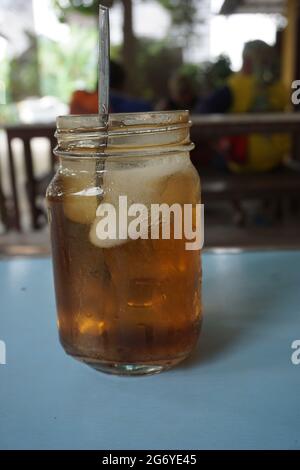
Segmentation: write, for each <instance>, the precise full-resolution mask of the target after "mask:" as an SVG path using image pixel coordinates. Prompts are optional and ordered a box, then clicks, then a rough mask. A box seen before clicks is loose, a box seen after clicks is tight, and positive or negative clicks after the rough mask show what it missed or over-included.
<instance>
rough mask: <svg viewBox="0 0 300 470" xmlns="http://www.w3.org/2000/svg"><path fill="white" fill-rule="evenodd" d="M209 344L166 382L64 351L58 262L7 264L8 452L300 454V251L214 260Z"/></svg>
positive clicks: (1, 444)
mask: <svg viewBox="0 0 300 470" xmlns="http://www.w3.org/2000/svg"><path fill="white" fill-rule="evenodd" d="M203 264H204V286H203V294H204V313H205V320H204V326H203V331H202V335H201V340H200V342H199V348H198V351H197V352H196V354H195V355H194V357H193V358H192V359H190V360H189V361H188V362H186V363H185V364H182V365H181V366H179V367H177V368H175V369H173V370H170V371H168V372H165V373H163V374H160V375H155V376H149V377H136V378H124V377H114V376H109V375H105V374H101V373H99V372H96V371H94V370H93V369H90V368H88V367H87V366H85V365H83V364H81V363H79V362H77V361H75V360H73V359H72V358H70V357H68V356H67V355H65V353H64V352H63V350H62V348H61V347H60V345H59V342H58V339H57V332H56V319H55V302H54V295H53V282H52V271H51V261H50V259H25V258H24V259H14V260H2V261H0V279H1V287H0V296H1V314H0V340H2V341H5V344H6V353H7V363H6V365H0V448H1V449H16V448H17V449H64V448H67V449H112V450H114V449H215V448H221V449H231V448H236V449H249V448H250V449H261V448H268V449H276V448H280V449H299V448H300V428H299V427H300V406H299V389H300V365H299V366H296V365H293V364H292V361H291V355H292V352H293V350H292V348H291V344H292V342H293V341H294V340H296V339H300V268H299V266H300V252H299V251H290V252H288V251H286V252H275V251H270V252H267V251H266V252H242V253H218V254H212V253H207V254H204V256H203Z"/></svg>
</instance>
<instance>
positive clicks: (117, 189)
mask: <svg viewBox="0 0 300 470" xmlns="http://www.w3.org/2000/svg"><path fill="white" fill-rule="evenodd" d="M190 167H191V163H190V160H189V159H188V158H185V157H183V156H181V155H180V156H178V157H177V156H172V157H156V158H153V159H151V162H150V163H149V161H148V162H146V163H141V164H140V165H139V166H137V165H136V164H135V165H134V166H133V167H128V166H124V167H123V168H116V166H115V163H114V162H111V161H110V159H109V158H108V159H107V162H106V163H105V172H104V176H103V200H102V203H103V204H106V203H109V204H111V205H112V206H113V207H114V208H115V216H116V221H118V219H119V196H127V206H128V208H129V207H130V205H131V204H135V203H137V204H143V205H144V206H146V207H147V209H148V214H149V223H150V222H151V219H150V206H151V204H152V203H157V204H161V203H162V202H167V203H168V202H169V201H170V200H171V199H172V198H173V199H174V201H173V202H180V201H177V196H176V192H175V193H174V184H173V185H170V182H169V184H168V181H170V179H172V178H175V179H174V182H175V183H176V181H180V177H179V176H178V177H177V176H176V175H181V174H182V173H183V172H186V171H187V169H189V168H190ZM174 182H173V183H174ZM167 188H169V190H168V191H167V192H166V190H167ZM170 188H171V189H170ZM185 191H186V190H185ZM100 220H101V218H96V219H95V220H94V223H93V225H92V227H91V231H90V241H91V242H92V243H93V244H94V245H96V246H99V247H102V248H110V247H112V246H117V245H121V244H123V243H124V242H126V241H127V239H125V240H124V239H120V238H119V237H118V226H117V237H116V239H114V240H112V239H106V240H102V239H101V238H99V237H98V236H97V224H98V222H99V221H100ZM144 231H145V232H146V231H147V232H148V226H146V227H145V230H144ZM143 235H146V233H145V234H144V233H143Z"/></svg>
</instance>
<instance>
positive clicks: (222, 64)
mask: <svg viewBox="0 0 300 470" xmlns="http://www.w3.org/2000/svg"><path fill="white" fill-rule="evenodd" d="M231 74H232V69H231V62H230V59H229V57H227V56H225V55H220V56H219V57H218V58H217V59H215V60H214V61H212V62H207V63H205V64H202V67H201V72H200V75H201V81H202V84H203V87H204V88H205V91H206V93H210V92H211V91H213V90H215V89H217V88H219V87H221V86H223V85H224V84H225V83H226V80H227V78H228V77H229V76H230V75H231Z"/></svg>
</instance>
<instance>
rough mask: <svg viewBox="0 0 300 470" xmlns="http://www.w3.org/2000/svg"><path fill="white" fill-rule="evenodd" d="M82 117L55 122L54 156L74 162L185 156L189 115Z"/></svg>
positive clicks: (189, 145)
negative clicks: (173, 155)
mask: <svg viewBox="0 0 300 470" xmlns="http://www.w3.org/2000/svg"><path fill="white" fill-rule="evenodd" d="M103 117H104V115H97V114H84V115H68V116H59V117H58V118H57V130H56V133H55V136H56V137H57V142H58V146H57V147H56V149H55V152H54V153H55V154H56V155H58V156H64V157H66V156H68V157H69V158H76V157H77V156H83V155H85V158H87V156H92V157H101V156H107V155H110V156H120V155H122V156H124V155H131V156H133V155H140V154H141V153H142V154H143V155H145V156H146V155H150V154H153V155H157V154H162V153H163V154H172V153H174V152H187V151H189V150H191V149H192V148H194V145H193V144H192V143H191V141H190V133H189V129H190V127H191V121H190V117H189V111H177V110H176V111H162V112H161V111H153V112H147V113H145V112H139V113H118V114H113V113H112V114H109V120H108V125H105V120H104V119H103Z"/></svg>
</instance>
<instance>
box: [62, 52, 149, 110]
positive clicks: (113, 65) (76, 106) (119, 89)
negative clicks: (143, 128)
mask: <svg viewBox="0 0 300 470" xmlns="http://www.w3.org/2000/svg"><path fill="white" fill-rule="evenodd" d="M125 82H126V73H125V70H124V68H123V66H122V65H121V64H119V63H117V62H115V61H111V62H110V96H109V99H110V112H111V113H133V112H147V111H151V110H152V107H151V104H150V103H149V102H147V101H144V100H142V99H139V98H135V97H131V96H128V95H126V94H125V92H124V88H125ZM70 112H71V114H97V113H98V90H97V89H96V90H95V91H93V92H88V91H84V90H77V91H75V92H74V93H73V95H72V98H71V103H70Z"/></svg>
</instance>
